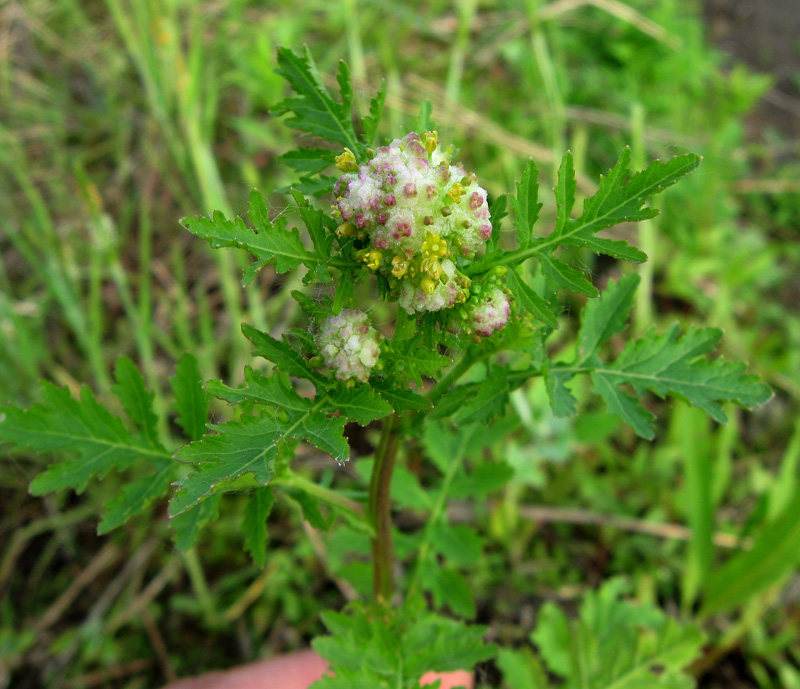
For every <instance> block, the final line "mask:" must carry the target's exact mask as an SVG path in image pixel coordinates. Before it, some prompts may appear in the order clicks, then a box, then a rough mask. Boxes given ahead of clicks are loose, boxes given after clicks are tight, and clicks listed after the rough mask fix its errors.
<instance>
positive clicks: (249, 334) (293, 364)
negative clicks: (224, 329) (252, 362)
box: [242, 323, 325, 385]
mask: <svg viewBox="0 0 800 689" xmlns="http://www.w3.org/2000/svg"><path fill="white" fill-rule="evenodd" d="M242 332H243V333H244V336H245V337H246V338H247V339H248V340H250V342H252V343H253V344H254V345H255V348H256V349H255V351H254V352H253V353H254V355H255V356H262V357H264V358H265V359H267V360H269V361H271V362H272V363H273V364H275V366H277V367H278V368H279V369H281V370H282V371H283V372H284V373H286V374H288V375H290V376H294V377H296V378H305V379H307V380H310V381H311V382H312V383H314V384H315V385H316V384H319V385H324V384H325V379H324V378H323V377H322V376H321V375H320V374H319V373H317V372H316V371H315V370H314V369H312V368H311V366H309V364H308V362H307V361H306V360H305V359H303V357H302V356H300V355H299V354H298V353H297V352H296V351H294V350H293V349H292V348H291V347H290V346H289V345H287V344H286V343H285V342H281V341H280V340H276V339H275V338H274V337H271V336H270V335H267V333H263V332H261V331H260V330H256V329H255V328H254V327H252V326H251V325H247V324H246V323H242Z"/></svg>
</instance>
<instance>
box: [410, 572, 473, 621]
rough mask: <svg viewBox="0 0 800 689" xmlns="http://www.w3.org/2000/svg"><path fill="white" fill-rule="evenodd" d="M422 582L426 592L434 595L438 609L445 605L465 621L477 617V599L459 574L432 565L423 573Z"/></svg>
mask: <svg viewBox="0 0 800 689" xmlns="http://www.w3.org/2000/svg"><path fill="white" fill-rule="evenodd" d="M420 581H421V583H422V587H423V589H424V590H425V591H429V592H430V593H432V594H433V602H434V605H435V606H436V608H437V609H438V608H442V607H444V606H445V605H446V606H448V607H449V608H450V610H452V611H453V612H454V613H455V614H456V615H458V616H459V617H463V618H465V619H473V618H474V617H475V598H474V596H473V595H472V590H471V589H470V587H469V585H468V584H467V582H466V581H465V580H464V577H462V576H461V575H460V574H458V572H456V571H455V570H452V569H448V568H446V567H442V566H440V565H439V564H438V563H431V564H430V565H429V566H427V567H424V568H423V569H422V571H421V576H420Z"/></svg>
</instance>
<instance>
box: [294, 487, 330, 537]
mask: <svg viewBox="0 0 800 689" xmlns="http://www.w3.org/2000/svg"><path fill="white" fill-rule="evenodd" d="M283 491H284V493H286V495H288V496H289V497H290V498H291V499H292V500H294V501H295V502H296V503H297V504H298V505H299V506H300V510H301V511H302V512H303V519H305V520H306V521H307V522H308V523H309V524H310V525H311V526H312V527H314V528H315V529H318V530H320V531H327V530H328V528H329V527H330V521H329V520H327V519H325V517H323V516H322V512H320V511H319V501H318V500H317V499H316V498H315V497H314V496H312V495H309V494H308V493H305V492H303V491H302V490H299V489H297V488H288V487H286V486H283Z"/></svg>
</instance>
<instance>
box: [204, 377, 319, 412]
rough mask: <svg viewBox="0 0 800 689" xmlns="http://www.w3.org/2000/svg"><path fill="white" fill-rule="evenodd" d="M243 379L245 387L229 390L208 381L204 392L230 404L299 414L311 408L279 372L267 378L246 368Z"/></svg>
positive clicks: (223, 385)
mask: <svg viewBox="0 0 800 689" xmlns="http://www.w3.org/2000/svg"><path fill="white" fill-rule="evenodd" d="M244 379H245V384H246V387H243V388H230V387H228V386H227V385H225V384H224V383H222V381H219V380H210V381H208V382H207V383H206V390H207V391H208V393H209V394H211V395H213V396H214V397H218V398H219V399H222V400H225V401H226V402H229V403H230V404H238V403H240V402H255V403H257V404H268V405H270V406H272V407H275V408H277V409H284V410H286V411H292V412H299V413H303V412H305V411H307V410H308V409H309V408H310V407H311V404H312V402H311V400H309V399H306V398H304V397H300V395H298V394H297V393H296V392H295V391H294V390H293V389H292V387H291V385H290V384H289V382H288V380H287V379H286V378H285V376H284V375H283V374H281V373H280V372H279V371H276V372H275V373H273V375H271V376H269V377H267V376H264V375H262V374H261V373H258V372H257V371H254V370H253V369H252V368H250V367H249V366H247V367H245V370H244Z"/></svg>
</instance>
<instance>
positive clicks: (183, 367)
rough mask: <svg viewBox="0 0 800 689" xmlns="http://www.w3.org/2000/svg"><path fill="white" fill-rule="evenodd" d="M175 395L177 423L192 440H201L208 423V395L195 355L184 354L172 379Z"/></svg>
mask: <svg viewBox="0 0 800 689" xmlns="http://www.w3.org/2000/svg"><path fill="white" fill-rule="evenodd" d="M170 384H171V386H172V392H173V393H174V395H175V409H176V410H177V412H178V418H177V419H176V423H177V424H178V425H179V426H180V427H181V428H182V429H183V432H184V433H185V434H186V436H187V437H188V438H189V439H190V440H199V439H200V438H202V437H203V433H205V431H206V422H207V421H208V395H207V394H206V391H205V390H203V379H202V376H201V375H200V367H199V366H198V363H197V359H196V358H195V356H194V355H193V354H189V353H188V352H187V353H186V354H184V355H183V356H182V357H181V359H180V361H179V362H178V365H177V366H176V367H175V375H174V376H173V377H172V378H170Z"/></svg>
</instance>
